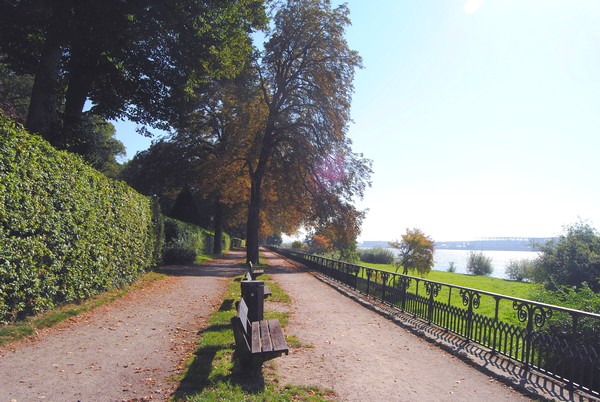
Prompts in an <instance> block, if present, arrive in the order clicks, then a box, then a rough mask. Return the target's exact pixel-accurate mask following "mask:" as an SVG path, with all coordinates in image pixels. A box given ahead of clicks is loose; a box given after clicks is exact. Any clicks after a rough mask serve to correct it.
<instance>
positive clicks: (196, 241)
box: [163, 218, 231, 264]
mask: <svg viewBox="0 0 600 402" xmlns="http://www.w3.org/2000/svg"><path fill="white" fill-rule="evenodd" d="M213 239H214V237H213V234H212V233H211V232H209V231H208V230H206V229H204V228H201V227H200V226H196V225H193V224H191V223H185V222H182V221H178V220H176V219H173V218H165V252H164V254H165V256H164V259H163V263H164V264H193V263H194V262H196V261H197V259H198V257H199V256H201V255H209V254H211V253H212V246H213ZM230 247H231V238H230V237H229V235H227V234H226V233H223V252H227V251H229V248H230Z"/></svg>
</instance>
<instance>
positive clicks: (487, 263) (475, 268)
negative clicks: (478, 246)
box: [467, 251, 494, 275]
mask: <svg viewBox="0 0 600 402" xmlns="http://www.w3.org/2000/svg"><path fill="white" fill-rule="evenodd" d="M467 272H469V273H471V274H473V275H491V274H492V272H494V268H493V267H492V259H491V257H486V256H485V255H484V254H483V253H482V252H481V251H471V252H470V253H469V258H468V260H467Z"/></svg>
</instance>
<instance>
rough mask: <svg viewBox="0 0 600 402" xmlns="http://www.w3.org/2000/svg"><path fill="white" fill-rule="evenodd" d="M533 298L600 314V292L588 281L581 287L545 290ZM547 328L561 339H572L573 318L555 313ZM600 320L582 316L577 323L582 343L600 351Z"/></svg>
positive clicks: (579, 338)
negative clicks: (590, 285) (592, 287)
mask: <svg viewBox="0 0 600 402" xmlns="http://www.w3.org/2000/svg"><path fill="white" fill-rule="evenodd" d="M533 299H534V300H536V301H539V302H542V303H546V304H553V305H555V306H561V307H567V308H571V309H575V310H582V311H587V312H589V313H595V314H600V294H599V293H595V292H594V291H593V290H592V289H591V288H590V287H589V286H588V284H587V283H585V282H584V283H582V284H581V285H580V287H579V288H573V287H568V286H561V287H560V288H558V289H557V290H554V291H553V290H543V291H541V292H540V293H538V294H537V295H534V296H533ZM545 329H546V330H547V331H548V332H549V333H551V334H552V335H554V336H557V337H559V338H561V339H570V338H571V335H572V331H573V320H572V318H571V316H570V315H569V314H566V313H555V314H554V315H553V316H552V320H550V321H549V322H548V325H547V326H546V327H545ZM599 333H600V320H597V319H589V318H580V319H579V321H578V323H577V339H578V340H579V342H580V343H583V344H587V345H590V346H593V347H594V348H595V349H596V351H597V352H600V337H598V334H599Z"/></svg>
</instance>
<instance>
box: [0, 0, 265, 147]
mask: <svg viewBox="0 0 600 402" xmlns="http://www.w3.org/2000/svg"><path fill="white" fill-rule="evenodd" d="M263 3H264V0H226V1H219V2H204V1H200V0H176V1H170V2H159V1H152V0H135V1H121V0H107V1H103V2H97V1H91V0H77V1H75V0H65V1H48V0H20V1H17V0H0V36H1V37H2V41H0V51H2V52H4V53H6V54H7V60H8V61H9V62H10V64H11V67H13V68H14V69H15V70H16V69H18V68H20V69H23V70H24V71H22V72H28V73H31V74H34V75H35V83H34V87H33V91H32V95H31V102H30V109H29V114H28V119H27V126H28V128H29V129H30V130H31V131H35V132H39V133H41V134H43V135H44V136H46V138H48V139H49V140H50V141H51V142H52V143H54V144H56V145H58V146H59V147H61V148H69V149H72V150H74V151H76V152H79V153H85V148H86V146H87V144H86V143H85V142H84V141H82V140H81V138H80V136H79V134H80V132H81V131H80V128H81V123H82V120H81V119H82V110H83V107H84V104H85V103H86V100H88V99H90V100H91V101H92V103H93V105H94V106H93V108H92V111H93V112H94V113H96V114H98V115H100V116H101V117H104V118H117V117H127V118H129V119H131V120H134V121H136V122H139V123H142V124H149V125H152V126H157V127H161V128H169V126H170V125H171V124H173V123H174V122H175V121H177V119H178V118H179V117H180V115H179V111H180V110H181V108H180V104H181V102H184V101H185V98H186V96H187V95H186V94H187V93H188V92H189V91H191V90H193V89H195V88H197V87H198V86H199V85H200V84H201V83H202V82H203V80H204V79H205V77H207V76H212V77H221V76H234V75H236V74H237V73H238V72H239V71H240V69H241V68H242V67H243V65H244V64H245V61H246V60H247V58H248V56H249V55H250V53H251V41H250V38H249V33H250V32H251V31H252V30H253V29H255V28H257V27H262V26H263V24H264V23H265V22H266V17H265V12H264V6H263ZM63 105H64V108H63ZM61 111H62V121H63V122H64V126H63V127H62V128H61V127H60V124H58V123H59V121H60V120H61V119H60V118H59V117H61V113H60V112H61Z"/></svg>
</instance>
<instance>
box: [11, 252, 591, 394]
mask: <svg viewBox="0 0 600 402" xmlns="http://www.w3.org/2000/svg"><path fill="white" fill-rule="evenodd" d="M263 256H264V258H266V259H267V260H268V263H269V265H270V266H271V267H270V268H269V273H270V274H272V277H273V279H275V280H276V281H277V282H278V283H279V284H280V285H281V286H282V287H283V288H284V290H285V291H286V292H287V293H288V294H289V295H290V296H291V298H292V303H291V306H290V307H285V306H282V305H281V303H274V302H269V301H267V305H266V306H265V309H266V310H268V309H270V308H273V309H282V308H283V309H285V308H289V309H291V313H292V314H291V318H290V322H289V325H288V326H287V327H286V328H285V330H284V331H285V333H286V335H294V336H296V337H297V338H298V339H299V340H300V341H301V343H302V344H303V347H301V348H294V349H292V350H291V352H290V354H289V355H288V356H282V357H280V358H278V359H276V360H274V362H275V364H274V366H275V368H276V370H277V373H278V378H279V381H280V383H281V384H295V385H317V386H319V387H324V388H330V389H333V390H334V391H335V395H336V398H337V400H340V401H363V400H365V399H366V400H370V401H488V400H489V401H492V400H493V401H501V400H510V401H522V400H529V399H528V398H526V397H525V396H523V395H522V394H520V393H518V392H516V391H515V390H513V389H512V388H509V387H507V386H505V385H503V384H502V383H500V382H498V381H496V380H494V379H493V378H491V377H488V376H486V375H485V374H483V373H482V372H480V371H478V370H476V369H474V368H473V367H471V366H470V365H468V364H466V363H464V362H463V361H462V360H460V359H458V358H456V357H454V356H453V355H452V354H448V353H446V352H444V351H443V350H441V349H440V348H438V347H437V346H434V345H432V344H431V343H428V342H426V341H424V340H423V339H421V338H419V337H417V336H415V335H414V334H413V333H411V332H409V331H407V330H405V329H404V328H402V327H400V326H398V325H397V324H395V323H394V322H392V321H391V320H389V319H387V318H384V317H383V316H381V315H379V314H377V313H375V312H373V311H372V310H370V309H367V308H365V307H363V306H362V305H360V304H358V303H356V302H355V301H353V300H352V299H350V298H348V297H346V296H344V295H341V294H340V293H339V292H338V291H336V290H334V289H333V288H332V287H330V286H328V285H327V284H324V283H323V282H322V281H320V280H318V279H317V278H315V277H314V276H313V275H311V274H309V273H305V272H303V271H301V270H298V269H295V268H292V266H291V264H289V263H288V262H286V261H285V260H283V259H281V258H280V257H278V256H277V255H275V254H272V253H263ZM243 258H244V255H243V253H241V252H231V253H230V254H228V256H227V257H225V258H223V259H220V260H216V261H213V262H212V263H210V265H207V266H195V267H169V268H165V272H167V273H169V276H168V277H167V278H166V279H163V280H160V281H157V282H155V283H153V284H151V285H149V286H147V287H145V288H144V289H139V290H135V291H132V292H130V293H129V294H128V295H127V296H125V297H124V298H121V299H119V300H117V301H116V302H114V303H112V304H110V305H107V306H105V307H101V308H99V309H96V310H94V311H92V312H89V313H87V314H85V315H82V316H79V317H77V318H75V319H71V320H69V321H67V322H66V323H64V324H62V325H60V326H59V327H56V328H53V329H51V330H47V331H43V332H42V333H41V334H39V335H38V336H37V337H36V338H34V339H32V340H28V341H26V342H23V343H21V344H18V345H15V346H12V347H9V348H5V349H0V373H1V375H0V402H3V401H17V402H22V401H148V400H167V399H168V398H169V396H170V395H172V393H173V391H174V390H175V387H176V386H177V383H176V381H174V380H173V379H172V378H173V376H174V375H177V374H180V373H181V371H182V369H183V363H184V362H185V361H186V360H187V359H188V358H189V356H190V354H191V353H192V352H193V350H194V349H195V341H196V339H197V334H198V331H200V330H202V329H203V328H204V327H205V326H206V322H207V319H208V317H209V315H210V314H211V313H212V312H213V311H215V310H216V309H217V308H218V307H219V305H220V304H221V302H222V299H223V295H224V291H225V288H226V285H227V283H228V282H229V281H230V280H231V278H232V277H233V276H235V275H239V274H241V273H243V272H244V267H243V265H242V264H241V262H242V261H243ZM557 399H561V400H574V399H573V398H560V397H559V398H557ZM578 400H579V399H578Z"/></svg>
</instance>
